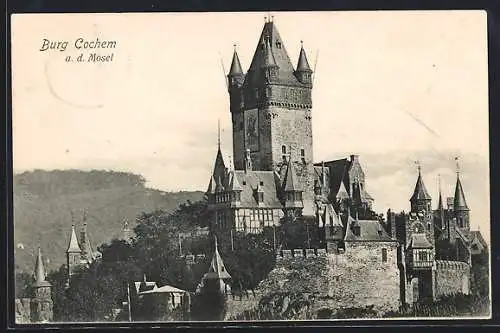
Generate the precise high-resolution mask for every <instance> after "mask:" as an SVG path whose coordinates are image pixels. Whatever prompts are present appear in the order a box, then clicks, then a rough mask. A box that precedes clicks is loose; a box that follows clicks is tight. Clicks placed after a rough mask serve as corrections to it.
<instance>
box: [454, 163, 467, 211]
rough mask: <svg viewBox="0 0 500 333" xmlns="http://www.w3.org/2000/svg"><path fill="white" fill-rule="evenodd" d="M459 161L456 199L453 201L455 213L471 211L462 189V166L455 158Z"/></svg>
mask: <svg viewBox="0 0 500 333" xmlns="http://www.w3.org/2000/svg"><path fill="white" fill-rule="evenodd" d="M455 160H456V161H457V183H456V185H455V197H454V199H453V209H454V210H455V211H460V210H469V207H468V206H467V201H465V194H464V189H463V188H462V182H461V181H460V165H459V164H458V157H455Z"/></svg>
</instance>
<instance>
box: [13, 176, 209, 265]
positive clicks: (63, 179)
mask: <svg viewBox="0 0 500 333" xmlns="http://www.w3.org/2000/svg"><path fill="white" fill-rule="evenodd" d="M13 192H14V193H13V201H14V246H15V267H16V270H22V271H26V272H32V270H33V265H34V253H35V251H36V248H37V246H38V244H40V246H41V248H42V251H43V254H44V257H45V258H46V260H47V261H48V262H47V265H48V269H49V270H52V269H57V268H59V266H60V265H61V264H63V263H64V262H65V251H66V249H67V246H68V241H69V236H70V232H71V224H72V213H73V220H74V222H73V223H74V224H75V225H76V226H77V228H79V227H80V226H81V224H82V217H83V212H84V210H85V211H86V214H87V224H88V227H87V229H88V233H89V235H90V237H91V241H92V244H93V247H94V248H96V247H97V246H98V245H100V244H102V243H104V242H107V241H109V240H111V239H113V238H116V237H120V236H121V234H122V227H123V220H124V219H127V220H128V221H129V225H130V227H131V228H133V227H134V226H135V219H136V216H137V215H138V214H140V213H141V212H149V211H153V210H156V209H162V210H165V211H173V210H175V209H176V208H177V207H178V206H179V204H181V203H184V202H186V201H188V200H190V201H192V202H194V201H197V200H200V199H201V198H202V197H203V193H202V192H176V193H169V192H162V191H159V190H155V189H151V188H146V187H145V179H144V178H143V177H142V176H139V175H135V174H131V173H124V172H114V171H100V170H99V171H98V170H92V171H88V172H87V171H80V170H55V171H44V170H35V171H30V172H24V173H21V174H16V175H14V179H13Z"/></svg>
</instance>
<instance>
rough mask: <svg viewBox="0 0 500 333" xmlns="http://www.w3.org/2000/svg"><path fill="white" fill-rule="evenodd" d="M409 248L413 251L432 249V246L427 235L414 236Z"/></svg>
mask: <svg viewBox="0 0 500 333" xmlns="http://www.w3.org/2000/svg"><path fill="white" fill-rule="evenodd" d="M408 247H410V248H412V249H431V248H432V244H431V243H430V242H429V240H428V239H427V237H426V236H425V234H413V235H412V236H411V239H410V244H409V245H408Z"/></svg>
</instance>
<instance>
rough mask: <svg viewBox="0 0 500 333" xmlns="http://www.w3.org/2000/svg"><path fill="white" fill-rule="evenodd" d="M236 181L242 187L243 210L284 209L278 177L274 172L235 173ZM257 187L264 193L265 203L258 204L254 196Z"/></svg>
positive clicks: (241, 201) (241, 202)
mask: <svg viewBox="0 0 500 333" xmlns="http://www.w3.org/2000/svg"><path fill="white" fill-rule="evenodd" d="M234 175H235V179H237V180H238V183H239V184H240V186H241V189H242V190H241V194H240V206H241V207H242V208H257V207H260V208H263V207H264V208H265V207H268V208H282V207H283V205H282V204H281V202H280V200H279V197H278V193H277V187H278V186H277V184H276V180H277V179H276V177H275V174H274V172H273V171H252V170H250V171H246V172H245V171H243V170H235V171H234ZM257 187H260V188H261V190H262V191H263V192H264V201H263V202H262V203H260V204H259V203H258V202H257V200H256V197H255V195H254V193H255V190H256V189H257Z"/></svg>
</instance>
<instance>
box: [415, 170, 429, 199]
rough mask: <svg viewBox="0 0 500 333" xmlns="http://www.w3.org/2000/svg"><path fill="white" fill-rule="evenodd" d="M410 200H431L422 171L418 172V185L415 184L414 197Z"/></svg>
mask: <svg viewBox="0 0 500 333" xmlns="http://www.w3.org/2000/svg"><path fill="white" fill-rule="evenodd" d="M410 200H411V201H415V200H431V196H430V195H429V193H428V192H427V189H426V188H425V185H424V181H423V180H422V174H421V173H420V171H419V172H418V178H417V183H416V184H415V190H414V191H413V195H412V196H411V198H410Z"/></svg>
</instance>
